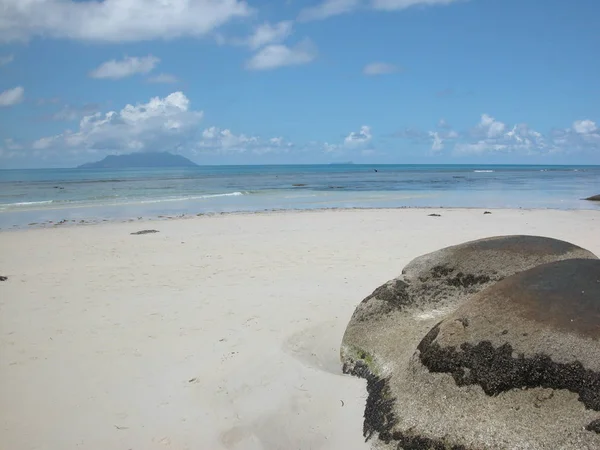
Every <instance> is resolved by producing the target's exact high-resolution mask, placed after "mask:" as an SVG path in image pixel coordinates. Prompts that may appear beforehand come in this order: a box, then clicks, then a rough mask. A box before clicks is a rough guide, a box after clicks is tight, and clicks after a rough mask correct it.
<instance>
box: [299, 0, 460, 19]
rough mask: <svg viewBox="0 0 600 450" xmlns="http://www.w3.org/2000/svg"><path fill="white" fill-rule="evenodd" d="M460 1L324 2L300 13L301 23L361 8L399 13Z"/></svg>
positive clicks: (378, 0)
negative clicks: (415, 7)
mask: <svg viewBox="0 0 600 450" xmlns="http://www.w3.org/2000/svg"><path fill="white" fill-rule="evenodd" d="M457 1H460V0H370V1H367V0H323V1H322V2H321V3H319V4H318V5H315V6H311V7H309V8H305V9H303V10H302V11H301V12H300V15H299V16H298V20H299V21H300V22H305V21H311V20H323V19H327V18H328V17H333V16H339V15H340V14H347V13H351V12H353V11H355V10H357V9H359V8H361V7H363V6H364V7H369V8H371V9H375V10H379V11H399V10H402V9H406V8H410V7H411V6H419V5H421V6H434V5H449V4H450V3H454V2H457Z"/></svg>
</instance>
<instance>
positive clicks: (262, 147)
mask: <svg viewBox="0 0 600 450" xmlns="http://www.w3.org/2000/svg"><path fill="white" fill-rule="evenodd" d="M292 147H293V145H292V144H291V143H289V142H286V141H285V140H284V139H283V138H282V137H273V138H270V139H266V140H265V139H261V138H260V137H258V136H246V135H245V134H234V133H232V132H231V130H228V129H221V128H218V127H214V126H213V127H209V128H206V129H205V130H204V131H203V132H202V139H201V140H200V141H198V142H197V143H196V148H195V149H194V152H195V153H214V154H231V153H248V152H251V153H254V154H265V153H284V152H287V151H289V149H290V148H292Z"/></svg>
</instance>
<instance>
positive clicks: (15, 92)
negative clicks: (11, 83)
mask: <svg viewBox="0 0 600 450" xmlns="http://www.w3.org/2000/svg"><path fill="white" fill-rule="evenodd" d="M24 97H25V89H23V87H22V86H17V87H15V88H12V89H7V90H6V91H4V92H0V106H13V105H17V104H19V103H21V102H22V101H23V98H24Z"/></svg>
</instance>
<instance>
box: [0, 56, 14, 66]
mask: <svg viewBox="0 0 600 450" xmlns="http://www.w3.org/2000/svg"><path fill="white" fill-rule="evenodd" d="M14 59H15V57H14V55H6V56H0V67H2V66H6V65H7V64H10V63H11V62H13V61H14Z"/></svg>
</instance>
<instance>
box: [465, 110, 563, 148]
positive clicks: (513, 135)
mask: <svg viewBox="0 0 600 450" xmlns="http://www.w3.org/2000/svg"><path fill="white" fill-rule="evenodd" d="M506 129H507V127H506V124H504V123H503V122H500V121H498V120H496V119H494V118H493V117H491V116H490V115H488V114H482V116H481V120H480V122H479V124H478V125H477V127H475V129H474V130H472V132H471V133H470V137H471V138H473V139H475V141H474V142H458V143H457V144H456V145H455V147H454V153H455V154H489V153H520V154H525V155H531V154H539V153H544V152H547V151H549V150H550V148H551V146H549V145H548V142H547V139H546V138H544V136H543V135H542V133H540V132H538V131H535V130H533V129H531V128H530V127H529V126H528V125H527V124H524V123H522V124H517V125H514V126H513V127H512V128H511V129H510V131H506Z"/></svg>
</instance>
